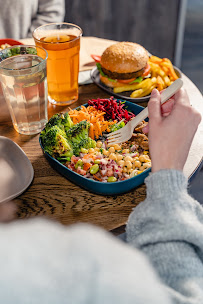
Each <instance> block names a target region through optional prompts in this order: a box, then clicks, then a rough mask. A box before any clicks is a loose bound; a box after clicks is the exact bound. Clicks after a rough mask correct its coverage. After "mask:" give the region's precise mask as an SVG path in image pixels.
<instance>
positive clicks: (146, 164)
mask: <svg viewBox="0 0 203 304" xmlns="http://www.w3.org/2000/svg"><path fill="white" fill-rule="evenodd" d="M143 167H144V168H145V169H147V168H151V163H149V162H147V163H144V164H143Z"/></svg>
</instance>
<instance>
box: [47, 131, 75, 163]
mask: <svg viewBox="0 0 203 304" xmlns="http://www.w3.org/2000/svg"><path fill="white" fill-rule="evenodd" d="M41 138H42V143H43V147H44V150H45V151H46V152H48V153H49V154H50V155H51V156H54V157H55V158H57V159H59V160H62V159H63V160H64V161H65V160H70V157H71V156H72V155H73V148H72V144H71V142H70V141H69V140H68V139H67V137H66V133H65V131H63V130H62V129H60V128H59V126H53V127H51V128H50V129H49V130H48V131H47V132H45V131H43V132H41Z"/></svg>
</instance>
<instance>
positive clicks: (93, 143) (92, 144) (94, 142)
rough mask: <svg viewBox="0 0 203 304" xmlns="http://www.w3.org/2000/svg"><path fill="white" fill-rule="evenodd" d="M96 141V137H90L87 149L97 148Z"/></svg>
mask: <svg viewBox="0 0 203 304" xmlns="http://www.w3.org/2000/svg"><path fill="white" fill-rule="evenodd" d="M96 145H97V144H96V141H95V140H94V139H92V138H91V137H88V146H87V148H86V149H90V148H96Z"/></svg>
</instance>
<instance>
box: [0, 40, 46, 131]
mask: <svg viewBox="0 0 203 304" xmlns="http://www.w3.org/2000/svg"><path fill="white" fill-rule="evenodd" d="M47 57H48V54H47V52H46V50H44V49H43V48H41V47H35V46H28V45H18V46H13V47H9V48H7V49H4V50H2V51H0V81H1V84H2V88H3V92H4V97H5V99H6V103H7V105H8V108H9V112H10V115H11V119H12V122H13V126H14V128H15V130H16V131H17V132H19V133H21V134H26V135H32V134H37V133H39V132H41V130H42V129H43V128H44V126H45V124H46V123H47V121H48V115H47V73H46V61H47Z"/></svg>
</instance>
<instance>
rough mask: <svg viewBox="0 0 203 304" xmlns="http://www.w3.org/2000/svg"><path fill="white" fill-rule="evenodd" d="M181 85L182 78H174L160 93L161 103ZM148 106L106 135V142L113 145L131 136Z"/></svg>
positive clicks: (146, 113)
mask: <svg viewBox="0 0 203 304" xmlns="http://www.w3.org/2000/svg"><path fill="white" fill-rule="evenodd" d="M182 85H183V81H182V79H180V78H178V79H177V80H175V81H174V82H173V83H172V84H171V85H170V86H169V87H168V88H167V89H165V90H164V91H163V92H162V93H161V104H164V103H165V102H166V101H167V100H168V99H169V98H170V97H171V96H173V95H174V94H175V93H176V92H177V91H178V90H180V88H181V87H182ZM148 114H149V113H148V107H146V108H145V109H144V110H142V111H141V112H140V113H139V114H138V115H137V116H136V117H135V118H133V119H132V120H131V121H129V122H128V123H127V124H126V125H125V127H123V128H121V129H119V130H117V131H115V132H112V133H110V134H108V135H106V138H107V144H108V145H115V144H119V143H123V142H125V141H127V140H129V139H130V138H131V137H132V134H133V131H134V129H135V127H136V126H137V125H138V124H139V123H140V122H141V121H143V120H144V119H145V118H147V117H148Z"/></svg>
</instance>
